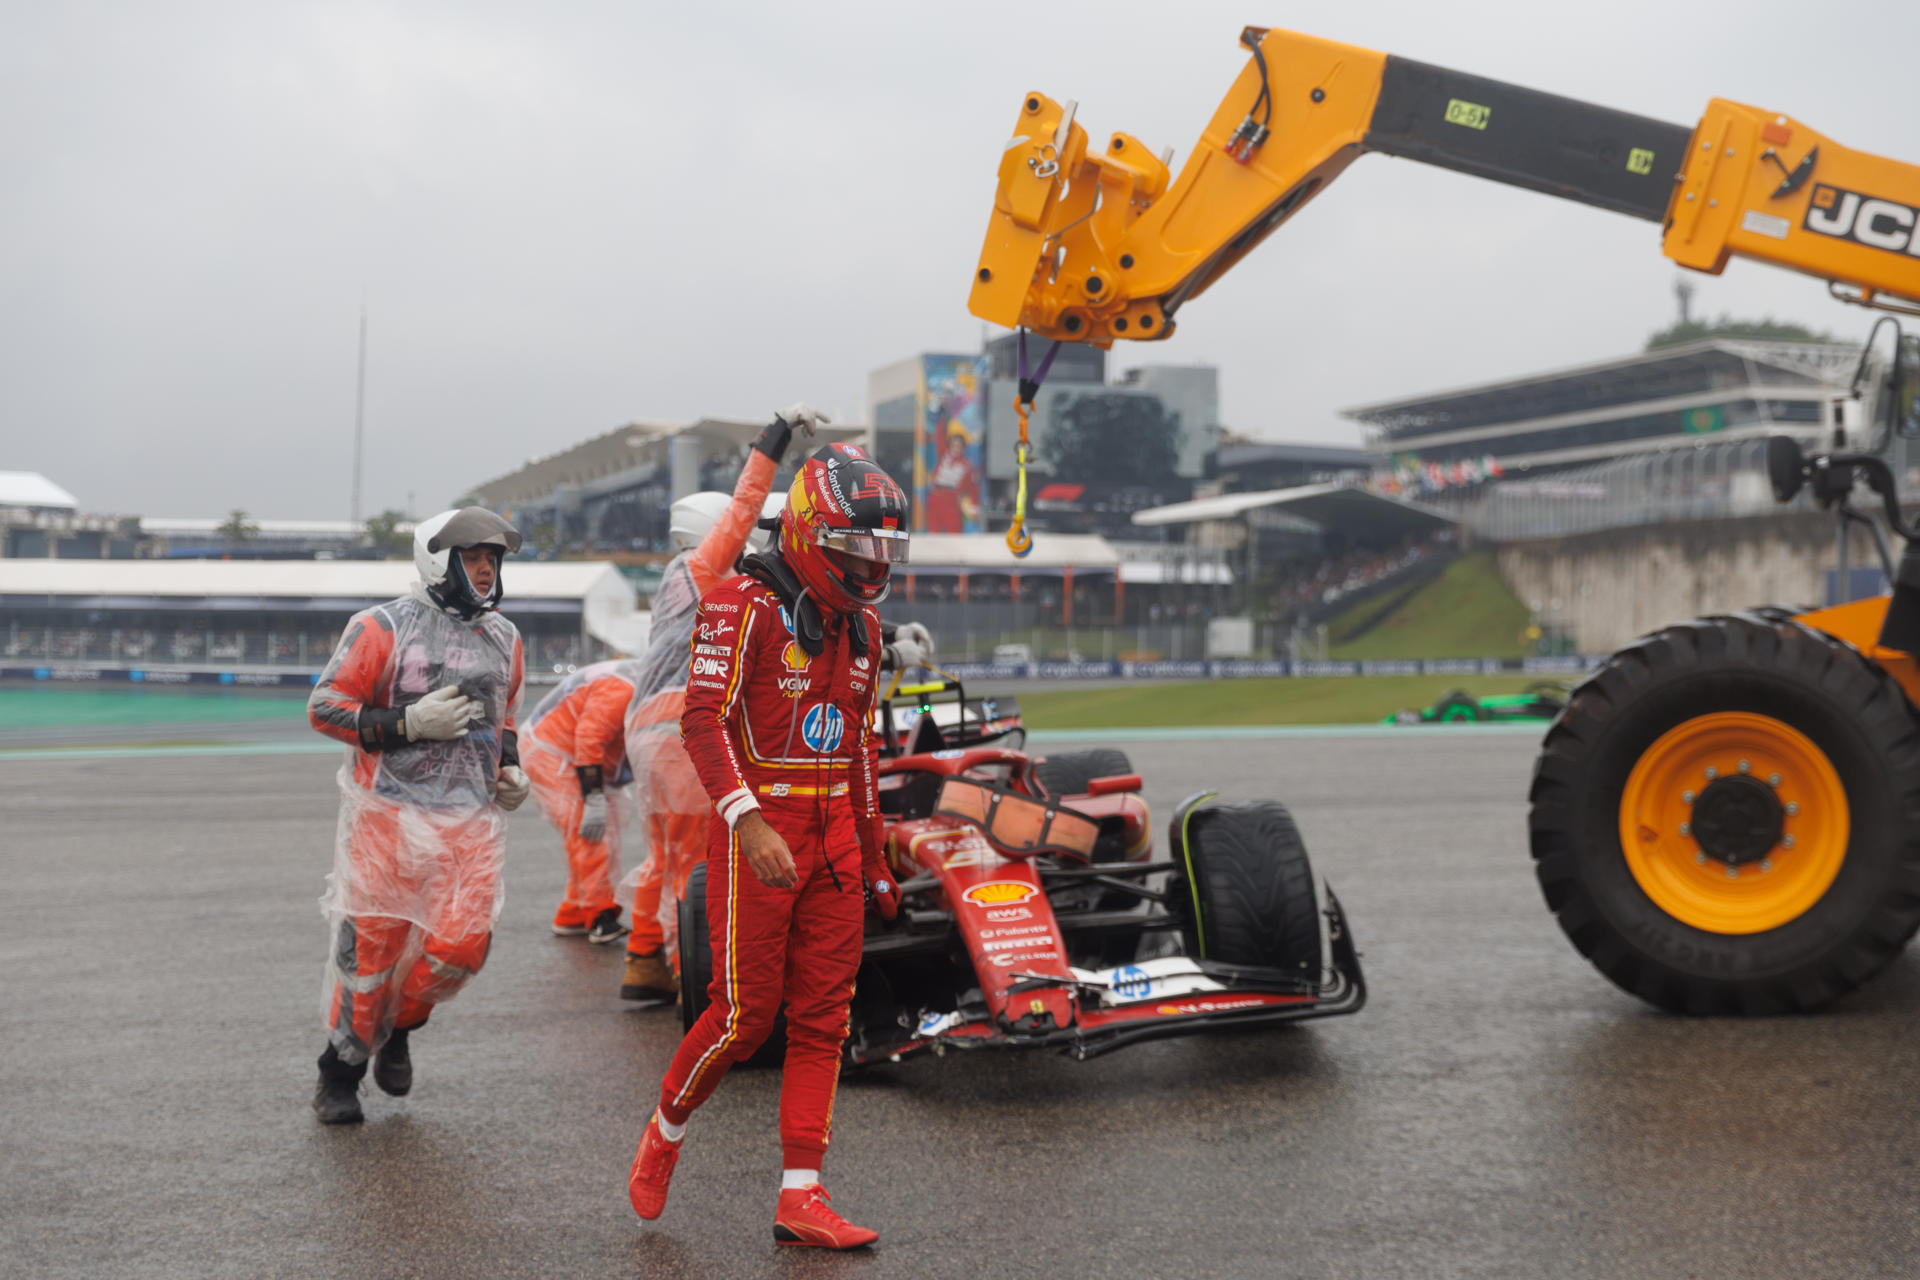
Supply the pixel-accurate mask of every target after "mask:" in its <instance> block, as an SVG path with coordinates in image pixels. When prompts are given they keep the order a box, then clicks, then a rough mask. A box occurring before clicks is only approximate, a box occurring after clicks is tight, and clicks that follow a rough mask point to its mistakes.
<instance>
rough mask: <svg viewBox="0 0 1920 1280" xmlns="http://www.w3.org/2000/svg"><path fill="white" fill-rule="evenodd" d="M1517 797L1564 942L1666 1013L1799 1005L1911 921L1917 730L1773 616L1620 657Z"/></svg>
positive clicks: (1895, 697)
mask: <svg viewBox="0 0 1920 1280" xmlns="http://www.w3.org/2000/svg"><path fill="white" fill-rule="evenodd" d="M1529 800H1530V802H1531V809H1530V812H1529V815H1528V835H1529V842H1530V845H1531V849H1532V854H1533V859H1534V870H1535V873H1536V875H1537V876H1538V878H1539V882H1540V889H1541V892H1542V894H1543V895H1544V896H1545V898H1546V902H1547V906H1548V908H1549V909H1551V910H1552V911H1553V913H1554V915H1555V916H1556V917H1557V918H1558V920H1559V922H1560V927H1561V929H1562V930H1563V931H1564V932H1565V933H1566V935H1567V937H1568V938H1569V939H1570V940H1571V941H1572V942H1573V944H1574V946H1575V947H1576V948H1577V949H1578V950H1579V951H1580V953H1581V954H1582V955H1584V956H1586V957H1587V958H1588V959H1589V960H1590V961H1591V962H1592V963H1593V964H1594V966H1595V967H1596V968H1598V969H1599V970H1600V972H1601V973H1603V974H1605V975H1606V976H1607V977H1608V978H1609V979H1611V980H1612V981H1613V982H1614V983H1616V984H1617V985H1618V986H1620V987H1621V988H1622V989H1623V990H1626V991H1628V992H1631V993H1632V994H1634V995H1637V996H1639V997H1641V998H1642V999H1644V1000H1646V1001H1648V1002H1650V1003H1652V1004H1654V1005H1657V1006H1659V1007H1660V1008H1663V1009H1669V1010H1673V1011H1676V1012H1685V1013H1700V1014H1764V1013H1783V1012H1793V1011H1800V1010H1807V1009H1815V1008H1818V1007H1820V1006H1822V1005H1825V1004H1827V1003H1829V1002H1831V1001H1833V1000H1834V999H1836V998H1838V997H1840V996H1842V995H1844V994H1846V993H1847V992H1848V991H1851V990H1853V989H1854V988H1855V987H1857V986H1859V985H1860V984H1861V983H1862V982H1864V981H1866V980H1867V979H1868V978H1869V977H1871V976H1872V975H1873V974H1874V973H1876V972H1878V971H1879V970H1880V969H1881V968H1882V967H1884V966H1885V965H1886V964H1887V962H1888V961H1890V960H1891V959H1892V958H1893V957H1894V956H1895V955H1896V954H1898V952H1899V951H1900V949H1901V947H1903V946H1904V945H1905V944H1906V942H1907V940H1908V939H1909V938H1910V937H1912V936H1913V933H1914V930H1915V927H1916V925H1920V720H1917V719H1916V716H1915V713H1914V709H1913V706H1912V704H1911V703H1909V702H1908V700H1907V698H1906V696H1905V694H1904V693H1903V692H1902V690H1901V688H1900V686H1899V685H1898V684H1897V683H1896V682H1895V681H1894V680H1893V679H1892V677H1890V676H1889V675H1887V674H1886V672H1885V671H1883V670H1882V669H1881V668H1880V667H1878V666H1876V665H1875V664H1874V663H1872V662H1870V661H1869V660H1868V659H1867V658H1865V657H1864V656H1863V655H1861V654H1860V653H1859V652H1858V651H1857V650H1855V649H1853V648H1852V647H1851V646H1849V645H1846V644H1844V643H1842V642H1840V641H1838V640H1835V639H1833V638H1831V637H1829V636H1826V635H1824V634H1822V633H1820V632H1817V631H1814V630H1812V629H1811V628H1808V627H1805V626H1803V625H1801V624H1799V623H1797V622H1795V621H1793V620H1792V618H1791V617H1789V616H1786V615H1785V613H1784V611H1780V610H1772V609H1769V610H1763V611H1756V612H1753V613H1743V614H1738V615H1734V616H1731V617H1716V618H1705V619H1700V620H1697V621H1693V622H1688V623H1683V624H1681V625H1678V626H1673V627H1668V628H1666V629H1665V630H1663V631H1660V632H1657V633H1655V634H1653V635H1651V636H1648V637H1646V638H1645V639H1642V640H1640V641H1638V642H1637V643H1635V644H1633V645H1630V646H1628V647H1627V648H1626V649H1623V650H1621V651H1620V652H1619V653H1617V654H1615V655H1614V656H1613V657H1612V658H1610V659H1609V660H1608V661H1607V662H1606V663H1605V664H1604V665H1603V666H1601V667H1600V668H1599V669H1598V670H1597V671H1595V672H1594V673H1593V675H1592V676H1591V677H1589V678H1588V679H1587V680H1586V681H1585V682H1583V683H1582V684H1581V685H1580V686H1579V688H1577V689H1576V690H1574V693H1573V696H1572V699H1571V701H1570V702H1569V705H1568V707H1567V709H1566V711H1565V712H1563V713H1562V714H1561V716H1560V718H1559V719H1558V720H1557V721H1556V722H1555V723H1554V725H1553V726H1552V728H1550V729H1549V730H1548V733H1547V736H1546V739H1545V741H1544V742H1543V743H1542V745H1541V753H1540V756H1539V758H1538V760H1537V762H1536V763H1535V766H1534V775H1533V785H1532V788H1531V791H1530V793H1529Z"/></svg>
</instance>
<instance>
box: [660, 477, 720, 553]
mask: <svg viewBox="0 0 1920 1280" xmlns="http://www.w3.org/2000/svg"><path fill="white" fill-rule="evenodd" d="M732 501H733V498H732V497H731V496H729V495H727V494H724V493H720V492H717V491H715V490H712V489H709V490H706V491H704V492H701V493H690V494H688V495H687V496H686V497H684V498H681V499H679V500H678V501H677V502H675V503H674V504H673V505H672V506H671V507H669V508H667V540H668V541H669V542H671V543H672V544H673V549H674V551H675V552H680V551H691V550H693V549H694V548H695V547H697V546H699V545H700V540H701V539H702V538H705V537H706V536H707V532H708V531H709V530H710V529H712V528H713V526H714V525H716V524H719V523H720V517H721V516H723V515H725V514H726V512H727V506H728V504H730V503H731V502H732Z"/></svg>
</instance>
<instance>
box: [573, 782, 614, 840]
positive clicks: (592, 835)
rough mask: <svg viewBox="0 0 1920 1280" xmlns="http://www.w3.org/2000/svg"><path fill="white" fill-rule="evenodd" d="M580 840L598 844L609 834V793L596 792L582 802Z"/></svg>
mask: <svg viewBox="0 0 1920 1280" xmlns="http://www.w3.org/2000/svg"><path fill="white" fill-rule="evenodd" d="M578 831H579V834H580V838H581V839H582V840H585V841H588V842H589V843H593V844H598V843H599V842H600V841H601V840H603V839H605V838H606V834H607V793H606V792H604V791H596V792H594V793H593V794H592V795H590V796H587V797H586V798H585V799H583V800H582V801H581V802H580V826H579V828H578Z"/></svg>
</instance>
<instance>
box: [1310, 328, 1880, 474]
mask: <svg viewBox="0 0 1920 1280" xmlns="http://www.w3.org/2000/svg"><path fill="white" fill-rule="evenodd" d="M1859 359H1860V349H1859V348H1858V347H1854V346H1843V345H1833V344H1826V343H1811V342H1757V341H1745V340H1735V339H1728V338H1710V339H1707V340H1705V341H1702V342H1694V343H1689V344H1687V345H1685V346H1680V347H1670V348H1666V349H1663V350H1659V351H1650V352H1646V353H1644V354H1641V355H1635V356H1628V357H1625V358H1624V359H1618V360H1607V361H1602V362H1600V363H1597V364H1589V365H1581V366H1578V367H1576V368H1571V369H1559V370H1553V371H1551V372H1547V373H1540V374H1534V375H1531V376H1528V377H1524V378H1513V379H1508V380H1505V381H1501V382H1490V383H1483V384H1480V385H1478V386H1471V387H1464V388H1461V389H1459V390H1455V391H1444V392H1433V393H1429V394H1426V395H1420V396H1414V397H1411V398H1409V399H1405V400H1393V401H1387V402H1384V403H1381V404H1374V405H1366V406H1362V407H1360V408H1356V409H1349V410H1346V412H1345V416H1346V417H1348V418H1351V419H1353V420H1354V421H1356V422H1358V423H1360V424H1361V425H1362V427H1363V428H1364V434H1365V436H1366V446H1367V448H1368V450H1369V451H1370V452H1372V453H1373V454H1375V455H1376V456H1377V457H1379V458H1380V459H1381V461H1382V462H1383V463H1384V462H1386V461H1387V460H1388V459H1395V460H1405V459H1408V458H1411V459H1415V460H1417V462H1418V463H1419V464H1421V465H1431V466H1441V467H1444V466H1447V465H1448V464H1455V463H1462V462H1473V463H1478V462H1480V461H1481V460H1483V459H1486V458H1492V459H1494V460H1495V461H1496V462H1497V464H1498V468H1499V469H1500V470H1504V471H1505V472H1507V473H1509V474H1510V473H1512V472H1514V471H1516V470H1521V469H1531V470H1534V471H1540V470H1542V469H1547V468H1558V467H1567V466H1575V465H1579V464H1582V463H1592V462H1597V461H1600V460H1603V459H1611V458H1617V457H1620V456H1621V455H1623V454H1629V453H1645V452H1652V451H1657V450H1661V449H1671V448H1674V447H1676V446H1679V445H1691V444H1694V443H1701V442H1705V441H1706V440H1707V439H1709V438H1710V439H1712V440H1714V441H1730V440H1738V439H1742V438H1747V439H1751V438H1756V437H1763V436H1767V435H1771V434H1774V433H1776V432H1782V431H1784V432H1787V433H1789V434H1812V433H1815V432H1817V431H1818V430H1819V428H1820V424H1821V422H1822V419H1823V417H1824V413H1823V410H1824V408H1825V406H1826V405H1827V404H1828V402H1829V401H1831V400H1832V399H1833V397H1835V396H1836V395H1839V394H1843V393H1844V392H1845V391H1846V389H1847V385H1848V382H1849V381H1850V379H1851V378H1852V376H1853V371H1854V367H1855V365H1856V364H1857V363H1858V362H1859Z"/></svg>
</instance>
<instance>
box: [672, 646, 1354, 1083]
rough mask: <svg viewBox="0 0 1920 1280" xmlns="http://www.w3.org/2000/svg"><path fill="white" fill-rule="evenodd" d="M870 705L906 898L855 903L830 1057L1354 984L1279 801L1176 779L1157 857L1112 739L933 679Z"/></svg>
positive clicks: (1345, 952)
mask: <svg viewBox="0 0 1920 1280" xmlns="http://www.w3.org/2000/svg"><path fill="white" fill-rule="evenodd" d="M903 694H904V695H909V696H911V697H912V703H911V704H909V705H904V706H903V705H901V703H900V701H899V699H900V696H901V695H903ZM946 695H951V699H952V700H951V701H950V702H949V701H946V700H945V696H946ZM878 719H879V722H880V723H879V728H880V730H881V734H882V741H883V743H884V745H883V747H882V751H881V756H882V758H881V764H880V807H881V811H882V813H883V814H884V815H885V820H886V831H887V852H888V857H889V858H890V859H891V861H892V863H893V868H894V872H895V874H896V875H898V876H899V877H900V880H901V885H900V888H901V893H902V899H903V904H902V907H901V911H900V916H899V919H898V920H896V921H895V922H894V923H893V924H892V925H891V926H882V925H881V924H879V923H878V922H877V921H872V920H870V921H869V924H868V930H867V937H866V944H865V953H864V956H863V959H862V962H861V968H860V976H859V980H858V987H857V991H856V994H855V996H854V1003H853V1009H852V1014H851V1019H850V1022H851V1027H850V1032H849V1035H848V1038H847V1041H846V1050H845V1052H846V1056H847V1060H848V1062H850V1063H853V1064H861V1063H871V1062H877V1061H886V1060H894V1061H897V1060H899V1059H900V1058H903V1057H906V1056H908V1055H911V1054H916V1053H922V1052H928V1051H932V1052H935V1053H940V1052H944V1051H946V1050H947V1049H975V1048H988V1047H1005V1048H1058V1049H1061V1050H1063V1051H1065V1052H1067V1053H1070V1054H1072V1055H1074V1056H1075V1057H1077V1058H1082V1059H1084V1058H1090V1057H1093V1056H1094V1055H1096V1054H1100V1053H1105V1052H1106V1051H1107V1050H1109V1049H1117V1048H1120V1047H1121V1046H1123V1045H1128V1044H1133V1043H1135V1042H1137V1041H1141V1040H1150V1039H1157V1038H1160V1037H1164V1036H1177V1035H1189V1034H1193V1033H1196V1032H1202V1031H1211V1030H1224V1029H1228V1028H1235V1029H1237V1028H1246V1027H1259V1026H1268V1025H1272V1024H1277V1023H1281V1022H1293V1021H1299V1020H1301V1019H1305V1018H1323V1017H1329V1016H1332V1015H1335V1014H1343V1013H1354V1012H1357V1011H1358V1010H1359V1009H1360V1007H1361V1006H1362V1005H1363V1004H1364V1003H1365V1001H1366V983H1365V980H1364V979H1363V977H1362V975H1361V972H1360V961H1359V955H1358V953H1357V952H1356V951H1355V949H1354V943H1353V937H1352V934H1351V933H1350V932H1349V930H1348V928H1347V922H1346V917H1345V916H1344V914H1343V913H1342V911H1341V909H1340V903H1339V901H1338V899H1336V898H1335V897H1334V896H1333V892H1332V890H1331V889H1328V891H1327V893H1326V905H1325V908H1324V910H1323V909H1322V908H1321V907H1320V905H1319V902H1318V900H1317V899H1316V896H1315V892H1314V882H1313V872H1312V869H1311V868H1310V866H1309V865H1308V861H1307V851H1306V846H1305V844H1304V843H1303V842H1302V841H1301V838H1300V833H1299V831H1298V829H1297V828H1296V827H1295V826H1294V822H1293V819H1292V817H1291V816H1290V815H1289V814H1288V812H1287V810H1286V808H1285V807H1284V806H1282V805H1280V804H1277V803H1274V802H1271V801H1262V802H1255V803H1250V804H1238V805H1224V804H1217V803H1215V796H1214V795H1213V794H1212V793H1206V792H1203V793H1200V794H1198V795H1194V796H1191V797H1189V798H1188V799H1187V800H1186V801H1184V802H1183V803H1182V804H1181V805H1180V807H1179V808H1178V810H1177V811H1176V812H1175V813H1174V815H1173V820H1172V822H1171V823H1170V824H1169V827H1168V844H1169V848H1168V850H1167V856H1166V857H1165V858H1164V859H1158V860H1156V858H1155V857H1154V851H1153V838H1152V835H1151V833H1150V831H1149V826H1148V824H1149V817H1148V813H1147V806H1146V802H1145V800H1143V799H1142V798H1141V796H1140V794H1139V793H1140V789H1141V785H1142V784H1141V779H1140V776H1139V775H1138V774H1137V773H1135V772H1134V771H1133V768H1132V766H1131V764H1130V763H1129V762H1128V760H1127V757H1126V756H1125V755H1124V754H1122V753H1121V752H1118V751H1111V750H1103V751H1086V752H1076V753H1073V754H1064V755H1054V756H1048V757H1038V758H1036V757H1033V756H1030V755H1028V754H1026V753H1024V752H1022V751H1019V750H1015V749H1013V748H1014V746H1017V745H1019V744H1020V743H1022V742H1024V739H1025V730H1024V729H1023V728H1022V727H1021V724H1020V718H1019V711H1018V707H1017V705H1015V704H1013V702H1012V700H1011V699H997V700H996V699H968V698H967V697H966V696H965V694H964V692H963V691H962V690H961V688H960V685H959V683H958V682H957V681H952V680H948V681H944V682H942V683H940V684H937V685H932V686H922V687H920V688H916V689H908V690H899V691H896V694H895V696H894V697H893V698H889V699H888V700H886V701H885V702H884V703H883V704H882V706H881V708H880V711H879V713H878ZM705 900H706V870H705V868H704V867H700V868H696V869H695V871H694V873H693V876H692V878H691V879H690V881H689V882H688V886H687V893H686V895H685V896H684V897H683V898H682V900H681V902H680V913H681V914H680V919H679V947H680V971H681V974H682V992H683V998H682V1015H683V1017H684V1018H685V1019H686V1021H687V1025H689V1026H691V1025H692V1023H693V1020H694V1019H695V1018H697V1017H698V1016H699V1015H700V1011H701V1010H702V1009H703V1008H705V1006H706V1003H707V1001H706V985H707V982H708V981H709V979H710V977H711V974H712V956H711V952H710V950H709V948H708V946H707V929H706V918H705ZM1323 920H1324V929H1323V927H1322V922H1323ZM782 1039H783V1037H782V1035H781V1033H780V1032H779V1031H778V1029H776V1031H775V1034H774V1035H773V1036H771V1037H769V1044H770V1045H771V1046H773V1049H774V1051H775V1052H777V1050H778V1044H779V1042H780V1041H781V1040H782Z"/></svg>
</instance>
